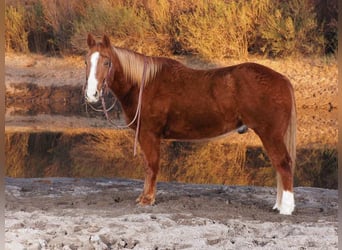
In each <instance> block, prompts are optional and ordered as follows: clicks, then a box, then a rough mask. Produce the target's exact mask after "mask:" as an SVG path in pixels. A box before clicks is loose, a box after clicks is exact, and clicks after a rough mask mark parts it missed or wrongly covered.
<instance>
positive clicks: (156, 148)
mask: <svg viewBox="0 0 342 250" xmlns="http://www.w3.org/2000/svg"><path fill="white" fill-rule="evenodd" d="M139 143H140V147H141V149H142V151H143V153H144V158H145V183H144V190H143V192H142V193H141V195H140V196H139V197H138V199H137V200H136V201H137V202H138V203H139V204H140V205H153V204H154V201H155V198H156V185H157V174H158V170H159V155H160V138H158V137H157V136H156V135H154V134H153V133H150V132H146V131H141V133H140V136H139Z"/></svg>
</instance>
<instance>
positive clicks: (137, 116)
mask: <svg viewBox="0 0 342 250" xmlns="http://www.w3.org/2000/svg"><path fill="white" fill-rule="evenodd" d="M109 65H110V66H109V69H108V72H107V76H106V78H105V79H104V80H103V83H102V87H101V96H100V99H101V103H102V108H103V110H100V109H96V108H94V107H93V106H92V105H91V104H90V103H88V104H89V106H90V107H91V108H92V109H93V110H95V111H97V112H102V111H103V113H104V114H105V116H106V119H107V121H109V122H110V123H111V124H113V125H114V127H115V128H117V129H127V128H129V127H130V126H131V125H133V123H134V122H135V121H137V128H136V130H135V138H134V150H133V155H134V156H136V154H137V144H138V138H139V131H140V120H141V118H140V116H141V103H142V92H143V89H144V86H145V79H146V66H147V60H146V57H145V56H144V69H143V75H142V78H141V86H140V90H139V97H138V105H137V110H136V112H135V115H134V118H133V119H132V121H131V122H130V123H128V124H127V125H124V126H120V125H117V124H115V122H114V121H113V120H112V119H110V118H109V115H108V111H110V110H111V109H112V108H114V106H115V104H116V102H117V99H116V100H115V101H114V103H113V104H112V106H111V107H110V108H109V109H107V108H106V103H105V100H104V96H105V95H107V94H108V93H109V92H111V93H112V94H113V95H114V93H113V91H112V90H111V89H110V88H109V87H108V82H107V80H108V78H109V77H110V72H111V70H112V65H113V64H112V62H111V61H110V62H109ZM86 84H87V83H86ZM85 86H86V85H85ZM84 89H85V87H84Z"/></svg>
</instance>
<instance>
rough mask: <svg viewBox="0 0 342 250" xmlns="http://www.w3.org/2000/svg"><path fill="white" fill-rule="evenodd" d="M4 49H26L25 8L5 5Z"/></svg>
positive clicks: (25, 50)
mask: <svg viewBox="0 0 342 250" xmlns="http://www.w3.org/2000/svg"><path fill="white" fill-rule="evenodd" d="M5 41H6V46H5V48H6V51H11V50H14V51H19V52H27V51H28V40H27V32H26V30H25V9H24V7H22V6H17V7H14V6H6V10H5Z"/></svg>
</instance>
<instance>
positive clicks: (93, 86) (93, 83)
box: [86, 52, 100, 102]
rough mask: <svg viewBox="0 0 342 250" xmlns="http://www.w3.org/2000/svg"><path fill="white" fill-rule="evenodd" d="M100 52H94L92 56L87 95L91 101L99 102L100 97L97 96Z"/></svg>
mask: <svg viewBox="0 0 342 250" xmlns="http://www.w3.org/2000/svg"><path fill="white" fill-rule="evenodd" d="M99 57H100V53H99V52H94V53H93V54H92V55H91V56H90V72H89V76H88V82H87V90H86V95H87V96H86V97H87V100H88V101H89V102H97V101H98V98H97V97H95V94H96V91H97V84H98V80H97V79H96V68H97V63H98V61H99Z"/></svg>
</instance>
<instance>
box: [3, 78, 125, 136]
mask: <svg viewBox="0 0 342 250" xmlns="http://www.w3.org/2000/svg"><path fill="white" fill-rule="evenodd" d="M105 102H106V106H107V107H110V106H112V104H113V103H115V105H114V106H113V108H112V109H111V111H110V112H109V115H110V118H111V119H112V120H113V121H114V122H116V123H118V125H124V124H125V121H124V119H123V115H122V111H121V106H120V104H119V102H116V98H115V96H113V95H108V96H106V98H105ZM96 110H97V111H96ZM5 120H6V126H11V125H13V126H32V129H34V128H40V127H42V128H44V127H45V126H48V127H53V126H55V127H57V128H58V127H89V126H90V127H113V126H112V125H110V124H109V122H107V121H106V120H105V117H104V114H103V112H102V105H101V103H100V102H99V103H97V104H93V105H92V108H91V107H90V106H89V105H86V104H85V102H84V98H83V95H82V89H81V88H80V87H75V86H62V87H38V86H36V85H33V84H20V85H16V86H15V90H14V91H13V90H12V91H11V92H7V93H6V113H5Z"/></svg>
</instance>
